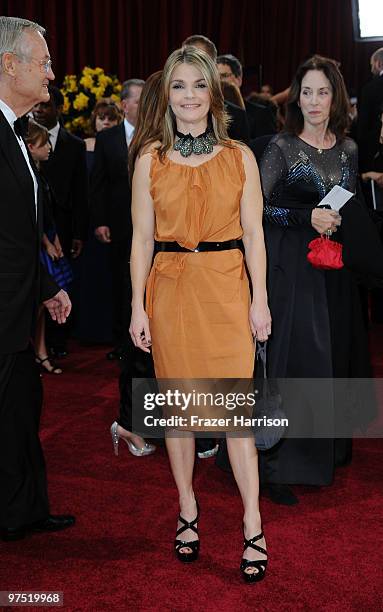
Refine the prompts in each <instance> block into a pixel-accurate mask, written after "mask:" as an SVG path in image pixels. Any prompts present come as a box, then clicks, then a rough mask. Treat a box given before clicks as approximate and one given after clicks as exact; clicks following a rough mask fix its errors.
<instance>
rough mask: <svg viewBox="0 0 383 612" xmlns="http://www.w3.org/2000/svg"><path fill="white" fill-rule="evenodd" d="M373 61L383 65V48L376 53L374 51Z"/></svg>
mask: <svg viewBox="0 0 383 612" xmlns="http://www.w3.org/2000/svg"><path fill="white" fill-rule="evenodd" d="M371 59H372V60H373V61H374V62H381V63H382V64H383V47H380V49H377V50H376V51H374V53H373V54H372V57H371Z"/></svg>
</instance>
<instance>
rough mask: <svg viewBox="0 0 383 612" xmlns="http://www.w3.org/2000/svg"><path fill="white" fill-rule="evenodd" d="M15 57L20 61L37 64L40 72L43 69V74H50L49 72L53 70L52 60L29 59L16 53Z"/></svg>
mask: <svg viewBox="0 0 383 612" xmlns="http://www.w3.org/2000/svg"><path fill="white" fill-rule="evenodd" d="M14 55H16V56H17V57H19V58H20V59H26V60H27V61H30V62H37V63H38V65H39V66H40V70H41V69H42V72H45V74H48V72H49V71H50V70H51V69H52V60H51V59H48V60H39V59H37V58H35V57H28V56H27V55H19V54H18V53H14Z"/></svg>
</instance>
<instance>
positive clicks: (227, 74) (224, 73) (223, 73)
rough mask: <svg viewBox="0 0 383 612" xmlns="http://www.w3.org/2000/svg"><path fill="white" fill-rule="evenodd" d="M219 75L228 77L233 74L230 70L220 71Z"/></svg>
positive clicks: (222, 77)
mask: <svg viewBox="0 0 383 612" xmlns="http://www.w3.org/2000/svg"><path fill="white" fill-rule="evenodd" d="M219 76H220V77H221V79H228V78H229V77H231V76H234V74H233V73H232V72H220V73H219Z"/></svg>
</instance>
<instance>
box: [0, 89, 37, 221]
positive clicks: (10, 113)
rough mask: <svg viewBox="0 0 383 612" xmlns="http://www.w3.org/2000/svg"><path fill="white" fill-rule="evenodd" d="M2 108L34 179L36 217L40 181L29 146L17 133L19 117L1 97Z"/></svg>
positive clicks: (0, 107) (0, 106)
mask: <svg viewBox="0 0 383 612" xmlns="http://www.w3.org/2000/svg"><path fill="white" fill-rule="evenodd" d="M0 110H1V112H2V113H3V115H4V117H5V118H6V120H7V121H8V123H9V125H10V126H11V128H12V131H13V133H14V134H15V138H16V140H17V142H18V143H19V146H20V149H21V151H22V153H23V155H24V158H25V161H26V163H27V166H28V169H29V172H30V173H31V177H32V180H33V189H34V194H35V209H36V218H37V190H38V183H37V179H36V175H35V173H34V172H33V170H32V166H31V162H30V161H29V157H28V151H27V147H26V144H25V142H24V141H23V139H22V138H20V136H17V135H16V133H15V128H14V125H13V124H14V122H15V121H16V119H17V116H16V115H15V113H14V112H13V110H12V109H11V108H9V106H8V105H7V104H5V102H3V100H1V99H0Z"/></svg>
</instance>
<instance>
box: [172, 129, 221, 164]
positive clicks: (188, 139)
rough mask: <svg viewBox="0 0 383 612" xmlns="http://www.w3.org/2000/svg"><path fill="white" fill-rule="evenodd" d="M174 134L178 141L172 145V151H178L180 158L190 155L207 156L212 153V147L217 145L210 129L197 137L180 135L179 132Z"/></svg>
mask: <svg viewBox="0 0 383 612" xmlns="http://www.w3.org/2000/svg"><path fill="white" fill-rule="evenodd" d="M176 134H177V136H178V138H179V140H177V141H176V142H175V143H174V145H173V149H174V150H175V151H179V152H180V153H181V155H182V157H189V156H190V155H191V154H192V153H194V154H195V155H203V154H205V155H208V154H209V153H212V152H213V147H214V145H216V144H217V140H216V138H215V136H214V134H213V133H212V131H211V130H210V128H207V129H206V131H205V132H204V133H203V134H200V135H199V136H192V135H191V134H181V132H176Z"/></svg>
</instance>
